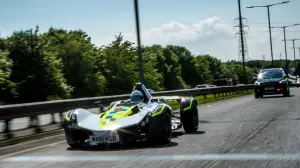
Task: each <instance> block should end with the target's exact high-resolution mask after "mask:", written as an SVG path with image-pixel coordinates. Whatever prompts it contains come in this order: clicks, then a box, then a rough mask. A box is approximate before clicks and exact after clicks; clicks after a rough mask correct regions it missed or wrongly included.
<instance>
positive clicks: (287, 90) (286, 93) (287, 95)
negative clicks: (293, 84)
mask: <svg viewBox="0 0 300 168" xmlns="http://www.w3.org/2000/svg"><path fill="white" fill-rule="evenodd" d="M283 96H284V97H289V96H290V89H289V88H287V89H286V92H284V93H283Z"/></svg>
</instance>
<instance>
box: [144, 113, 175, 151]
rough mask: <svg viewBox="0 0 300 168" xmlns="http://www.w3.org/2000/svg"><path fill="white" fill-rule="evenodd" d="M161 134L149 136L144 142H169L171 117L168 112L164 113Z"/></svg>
mask: <svg viewBox="0 0 300 168" xmlns="http://www.w3.org/2000/svg"><path fill="white" fill-rule="evenodd" d="M162 129H163V131H162V132H161V134H159V135H157V136H155V137H151V138H150V137H149V138H148V139H147V141H146V142H148V143H150V144H155V145H165V144H168V143H170V142H171V139H172V117H171V114H170V113H169V112H165V114H164V127H163V128H162Z"/></svg>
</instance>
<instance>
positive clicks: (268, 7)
mask: <svg viewBox="0 0 300 168" xmlns="http://www.w3.org/2000/svg"><path fill="white" fill-rule="evenodd" d="M289 2H290V1H284V2H280V3H276V4H270V5H264V6H248V7H247V8H256V7H264V8H267V11H268V23H269V36H270V48H271V59H272V67H273V66H274V62H273V45H272V32H271V21H270V7H272V6H275V5H281V4H286V3H289Z"/></svg>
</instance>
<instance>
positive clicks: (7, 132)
mask: <svg viewBox="0 0 300 168" xmlns="http://www.w3.org/2000/svg"><path fill="white" fill-rule="evenodd" d="M10 123H11V120H5V126H4V133H5V136H6V138H11V137H12V133H11V130H10Z"/></svg>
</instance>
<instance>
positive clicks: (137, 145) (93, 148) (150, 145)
mask: <svg viewBox="0 0 300 168" xmlns="http://www.w3.org/2000/svg"><path fill="white" fill-rule="evenodd" d="M204 133H205V132H204V131H197V132H195V133H189V134H204ZM184 134H185V133H184V132H182V131H176V132H173V133H172V139H175V138H178V137H179V136H182V135H184ZM177 145H178V143H177V142H174V141H172V140H171V142H170V143H168V144H165V145H157V144H155V143H148V142H138V141H137V142H134V143H132V144H128V145H121V146H119V145H111V146H107V145H100V146H86V147H82V148H72V147H69V148H67V150H68V151H95V152H97V151H120V150H139V149H147V148H170V147H174V146H177Z"/></svg>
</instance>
